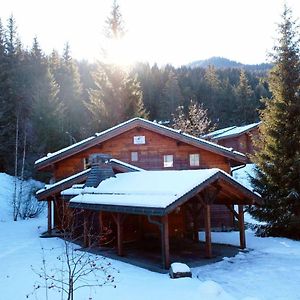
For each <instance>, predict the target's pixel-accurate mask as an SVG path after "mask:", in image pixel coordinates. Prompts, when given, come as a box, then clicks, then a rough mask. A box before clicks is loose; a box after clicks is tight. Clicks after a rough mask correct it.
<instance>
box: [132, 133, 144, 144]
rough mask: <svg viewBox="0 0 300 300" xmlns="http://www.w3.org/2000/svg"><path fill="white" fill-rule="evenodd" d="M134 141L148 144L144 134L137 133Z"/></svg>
mask: <svg viewBox="0 0 300 300" xmlns="http://www.w3.org/2000/svg"><path fill="white" fill-rule="evenodd" d="M133 143H134V144H135V145H143V144H146V138H145V136H144V135H136V136H134V137H133Z"/></svg>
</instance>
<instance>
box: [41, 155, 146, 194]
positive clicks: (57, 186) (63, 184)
mask: <svg viewBox="0 0 300 300" xmlns="http://www.w3.org/2000/svg"><path fill="white" fill-rule="evenodd" d="M110 162H111V164H112V167H113V168H117V169H118V167H121V169H122V170H124V169H125V170H126V171H127V172H131V171H137V172H139V171H144V169H142V168H138V167H136V166H134V165H131V164H128V163H125V162H123V161H121V160H118V159H114V158H112V159H110ZM90 171H91V169H90V168H89V169H86V170H84V171H81V172H79V173H76V174H74V175H72V176H69V177H67V178H64V179H62V180H60V181H57V182H55V183H53V184H46V185H45V186H44V187H43V188H42V189H40V190H38V191H37V192H36V196H37V197H38V198H39V199H43V198H44V196H45V195H48V194H49V192H51V191H54V190H55V191H56V190H58V192H60V191H61V190H65V189H66V188H67V187H70V190H71V189H75V190H76V191H78V189H79V188H82V187H83V185H81V184H74V183H76V182H82V179H86V178H87V176H88V175H89V173H90ZM76 191H74V192H73V194H72V193H71V192H70V195H77V194H78V193H79V192H76ZM46 192H47V194H45V193H46Z"/></svg>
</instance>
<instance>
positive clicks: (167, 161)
mask: <svg viewBox="0 0 300 300" xmlns="http://www.w3.org/2000/svg"><path fill="white" fill-rule="evenodd" d="M172 167H173V155H171V154H168V155H164V168H172Z"/></svg>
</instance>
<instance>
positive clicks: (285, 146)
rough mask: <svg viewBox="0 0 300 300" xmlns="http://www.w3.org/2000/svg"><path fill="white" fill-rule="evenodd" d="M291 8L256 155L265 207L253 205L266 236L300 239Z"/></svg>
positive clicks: (299, 118) (299, 126) (297, 84)
mask: <svg viewBox="0 0 300 300" xmlns="http://www.w3.org/2000/svg"><path fill="white" fill-rule="evenodd" d="M297 29H298V28H297V27H296V25H295V22H294V21H293V19H292V14H291V11H290V9H288V8H287V7H285V8H284V13H283V15H282V22H281V24H279V28H278V32H279V36H278V40H277V45H276V46H275V47H274V54H273V60H274V68H273V69H272V70H271V73H270V76H269V84H270V90H271V92H272V94H273V97H272V99H271V100H268V99H265V104H266V108H265V109H264V110H263V111H262V112H261V118H262V121H263V123H262V126H261V127H260V132H261V138H260V140H259V141H258V143H257V146H258V151H257V152H256V154H255V156H254V158H253V159H254V162H255V163H256V164H257V167H258V168H257V172H256V173H257V177H256V179H253V183H254V185H255V187H256V190H257V191H258V192H259V193H260V194H261V195H262V197H263V199H264V201H265V205H263V206H262V207H261V208H256V207H254V208H252V210H251V213H252V214H253V216H255V217H256V218H257V219H258V220H261V221H265V222H266V223H267V225H266V226H263V227H262V231H261V232H262V234H265V235H279V236H288V237H292V238H297V239H299V238H300V139H299V136H300V94H299V90H300V53H299V35H298V32H297Z"/></svg>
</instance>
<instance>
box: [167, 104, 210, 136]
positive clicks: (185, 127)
mask: <svg viewBox="0 0 300 300" xmlns="http://www.w3.org/2000/svg"><path fill="white" fill-rule="evenodd" d="M173 127H174V128H175V129H180V130H181V131H183V132H185V133H189V134H191V135H193V136H196V137H200V136H201V135H203V134H205V133H208V132H210V131H212V130H214V128H215V125H213V124H212V123H211V121H210V120H209V118H208V116H207V110H206V109H204V108H203V105H202V104H199V103H196V102H194V101H192V100H191V101H190V104H189V106H188V113H187V114H185V112H184V107H183V106H179V107H178V108H177V110H176V115H175V116H174V118H173Z"/></svg>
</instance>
